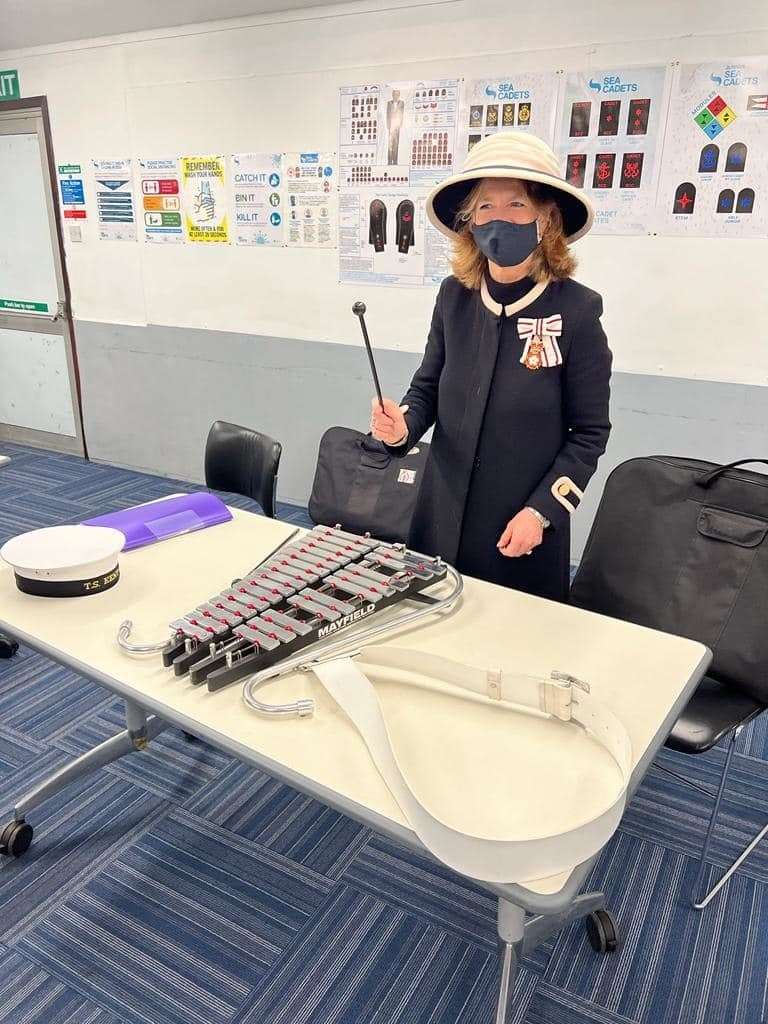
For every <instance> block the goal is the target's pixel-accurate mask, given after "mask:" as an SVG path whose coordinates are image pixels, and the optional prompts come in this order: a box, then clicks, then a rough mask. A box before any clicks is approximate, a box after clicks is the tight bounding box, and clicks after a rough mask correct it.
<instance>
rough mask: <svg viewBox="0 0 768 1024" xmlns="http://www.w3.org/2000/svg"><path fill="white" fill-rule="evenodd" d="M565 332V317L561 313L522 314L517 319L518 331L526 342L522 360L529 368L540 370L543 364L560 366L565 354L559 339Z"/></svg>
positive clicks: (521, 338)
mask: <svg viewBox="0 0 768 1024" xmlns="http://www.w3.org/2000/svg"><path fill="white" fill-rule="evenodd" d="M562 332H563V318H562V317H561V316H560V314H559V313H556V314H555V315H554V316H546V317H538V318H534V317H529V316H521V317H519V318H518V321H517V333H518V334H519V335H520V340H521V341H524V342H525V347H524V348H523V354H522V355H521V356H520V362H521V363H522V364H523V366H525V367H527V368H528V369H529V370H539V369H541V367H542V366H560V364H561V363H562V361H563V355H562V353H561V351H560V345H559V344H558V341H557V339H558V338H559V337H560V335H561V334H562Z"/></svg>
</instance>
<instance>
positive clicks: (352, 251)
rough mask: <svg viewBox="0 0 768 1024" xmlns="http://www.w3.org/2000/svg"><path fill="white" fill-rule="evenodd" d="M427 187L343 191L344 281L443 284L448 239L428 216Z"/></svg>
mask: <svg viewBox="0 0 768 1024" xmlns="http://www.w3.org/2000/svg"><path fill="white" fill-rule="evenodd" d="M427 194H428V192H427V190H412V191H410V192H408V191H403V190H402V189H373V190H365V191H362V190H360V191H358V192H354V191H351V190H343V191H342V192H341V193H340V195H339V280H340V282H341V283H347V284H349V283H352V282H364V283H366V284H385V285H425V284H439V283H440V282H441V281H442V280H443V278H444V277H445V276H446V275H447V274H448V272H449V271H448V249H449V245H448V239H447V238H445V236H444V235H442V234H440V232H439V231H436V230H435V228H433V227H432V225H431V224H430V223H429V221H428V220H427V216H426V210H425V200H426V197H427Z"/></svg>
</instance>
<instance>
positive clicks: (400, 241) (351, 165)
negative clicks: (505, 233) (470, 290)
mask: <svg viewBox="0 0 768 1024" xmlns="http://www.w3.org/2000/svg"><path fill="white" fill-rule="evenodd" d="M339 102H340V107H339V178H340V186H339V261H340V263H339V280H340V281H341V282H353V281H354V282H360V281H364V282H368V283H370V284H397V285H424V284H433V283H436V282H439V281H441V280H442V279H443V277H445V275H446V274H447V273H448V261H447V251H448V245H447V240H446V239H445V238H444V237H443V236H442V235H441V234H440V233H439V232H438V231H436V230H435V229H434V228H433V227H432V226H431V225H429V224H428V222H427V219H426V216H425V212H424V201H425V199H426V196H427V194H428V193H429V191H430V189H431V187H432V186H433V185H435V184H437V183H438V182H439V181H441V180H442V179H443V178H445V177H447V176H448V175H449V174H451V173H452V171H453V166H454V159H455V155H456V128H457V117H458V106H459V81H458V79H455V78H451V79H440V80H433V81H418V82H394V83H374V84H368V85H359V86H345V87H343V88H342V89H341V91H340V97H339Z"/></svg>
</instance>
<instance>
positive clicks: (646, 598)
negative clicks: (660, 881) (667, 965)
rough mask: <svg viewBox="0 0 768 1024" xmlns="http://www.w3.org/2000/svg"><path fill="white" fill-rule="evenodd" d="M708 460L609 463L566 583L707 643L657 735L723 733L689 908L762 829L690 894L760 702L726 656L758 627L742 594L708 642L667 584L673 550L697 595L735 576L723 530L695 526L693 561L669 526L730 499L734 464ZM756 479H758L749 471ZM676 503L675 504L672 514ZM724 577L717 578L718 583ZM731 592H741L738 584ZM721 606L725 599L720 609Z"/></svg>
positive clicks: (678, 740) (674, 739)
mask: <svg viewBox="0 0 768 1024" xmlns="http://www.w3.org/2000/svg"><path fill="white" fill-rule="evenodd" d="M708 466H709V467H711V466H712V464H709V463H696V462H695V461H694V460H683V459H673V458H670V457H661V456H656V457H647V458H643V459H631V460H629V461H628V462H625V463H623V464H622V465H620V466H617V467H616V469H615V470H614V471H613V472H612V473H611V475H610V476H609V478H608V481H607V482H606V485H605V491H604V493H603V496H602V499H601V501H600V505H599V507H598V509H597V513H596V514H595V519H594V522H593V524H592V529H591V531H590V535H589V539H588V541H587V545H586V548H585V551H584V555H583V557H582V560H581V563H580V565H579V568H578V571H577V573H576V576H575V577H574V580H573V584H572V587H571V602H572V603H573V604H574V605H576V606H577V607H579V608H586V609H588V610H590V611H595V612H599V613H600V614H602V615H609V616H611V617H613V618H619V619H624V620H625V621H628V622H637V623H638V624H640V625H643V626H650V627H651V628H654V629H660V630H664V631H666V632H669V633H676V634H678V635H685V636H688V637H690V638H691V639H693V640H699V641H701V642H702V643H708V646H710V647H712V649H713V651H714V655H715V657H714V660H713V662H712V664H711V665H710V668H709V673H710V674H709V675H706V676H705V677H704V678H703V679H702V680H701V682H700V683H699V686H698V688H697V690H696V692H695V693H694V695H693V697H692V698H691V700H690V701H689V702H688V704H687V705H686V707H685V709H684V711H683V713H682V714H681V715H680V717H679V718H678V720H677V722H676V723H675V726H674V728H673V729H672V732H671V733H670V735H669V737H668V739H667V741H666V746H668V747H670V748H671V749H673V750H677V751H681V752H682V753H685V754H691V755H697V754H703V753H705V752H706V751H708V750H711V749H712V747H714V746H715V745H716V744H717V743H719V742H720V741H721V740H722V739H724V738H725V737H729V739H728V749H727V753H726V758H725V764H724V765H723V771H722V775H721V777H720V781H719V783H718V786H717V791H716V794H715V802H714V806H713V808H712V814H711V816H710V819H709V824H708V827H707V834H706V838H705V840H704V846H703V849H702V851H701V858H700V861H699V870H698V872H697V875H696V881H695V883H694V893H693V897H692V899H691V903H692V906H693V907H695V908H696V910H703V909H704V907H706V906H707V904H708V903H709V902H710V900H711V899H712V898H713V897H714V896H715V894H716V893H717V892H719V891H720V889H721V888H722V887H723V885H725V883H726V882H727V881H728V879H729V878H730V877H731V875H733V873H734V872H735V871H736V870H738V868H739V866H740V865H741V864H742V862H743V861H744V860H745V858H746V857H748V856H749V854H750V853H751V852H752V850H754V848H755V847H756V846H757V845H758V843H759V842H761V840H762V839H764V838H765V837H766V836H768V824H767V825H766V826H765V827H764V828H763V829H762V830H761V831H760V832H758V833H757V835H756V836H755V837H754V838H753V839H752V840H751V841H750V842H749V843H748V845H747V846H746V847H745V849H744V850H743V852H742V853H741V854H740V855H739V857H738V858H737V859H736V860H735V861H734V862H733V864H732V865H731V866H730V867H729V868H728V870H727V871H726V872H725V874H724V875H723V876H722V877H721V878H720V879H719V881H718V882H717V883H716V884H715V885H714V886H713V887H712V888H711V889H710V891H709V892H708V893H707V894H706V895H705V896H704V897H703V898H702V899H701V900H698V898H697V897H698V893H699V891H700V889H701V883H702V880H703V877H704V873H705V871H706V867H707V856H708V854H709V849H710V845H711V841H712V836H713V833H714V830H715V825H716V823H717V818H718V814H719V812H720V806H721V803H722V799H723V794H724V792H725V786H726V782H727V779H728V772H729V769H730V767H731V761H732V759H733V754H734V751H735V749H736V741H737V739H738V736H739V734H740V733H741V730H742V729H743V728H744V726H745V725H747V724H748V723H749V722H751V721H752V720H753V719H754V718H756V717H757V716H758V715H759V714H761V713H762V712H763V711H765V710H766V708H768V704H767V703H765V701H761V700H759V699H758V698H757V697H756V696H754V695H752V694H750V693H747V692H745V679H744V678H738V677H737V671H735V670H734V669H733V668H732V666H733V665H734V664H735V665H738V663H739V660H738V658H736V659H734V657H733V655H734V644H736V645H738V643H739V641H741V642H742V643H744V644H745V646H749V643H748V641H749V638H750V635H751V631H754V630H758V631H759V633H758V634H757V635H758V636H761V635H762V631H763V630H764V628H765V624H764V621H763V619H762V616H759V615H758V616H755V615H753V614H752V611H751V609H750V608H749V607H748V606H749V605H750V603H751V602H750V601H749V600H747V601H746V602H744V604H741V605H739V604H737V603H734V604H732V605H730V613H729V614H730V618H729V619H727V620H726V621H728V624H729V628H730V629H731V630H732V633H731V634H730V636H731V637H737V639H736V640H733V639H731V640H729V639H728V636H726V635H724V634H725V630H721V631H720V635H719V637H718V640H717V644H715V643H713V642H712V641H711V640H710V639H709V637H705V636H700V635H696V633H697V628H698V629H702V630H704V629H706V628H709V629H710V630H711V628H712V627H711V623H710V624H709V627H706V626H702V625H701V624H700V623H699V622H698V621H696V619H695V616H694V617H691V616H690V615H687V616H686V620H685V621H686V626H687V628H685V629H682V628H681V622H680V614H681V611H680V599H679V594H674V590H675V585H676V583H677V581H678V579H679V575H680V569H679V565H680V564H681V563H680V560H681V559H686V558H687V559H688V561H687V562H686V565H685V568H686V572H687V574H688V584H687V585H688V591H687V593H689V594H691V593H692V592H694V591H697V592H700V593H701V594H703V595H705V600H706V601H710V602H711V601H714V602H718V600H721V601H722V600H723V598H724V594H723V593H722V591H721V592H720V593H718V588H719V587H720V580H721V579H724V580H726V581H727V583H728V584H729V585H731V586H733V587H734V588H736V584H737V583H738V580H739V573H738V570H737V569H736V568H734V569H733V570H732V571H731V570H730V569H729V565H728V562H729V558H730V559H731V560H732V561H734V562H735V560H736V559H737V558H738V555H733V556H728V555H725V554H724V552H728V551H729V542H730V541H731V540H732V539H733V538H730V537H728V536H726V535H725V534H723V535H722V536H716V537H715V539H710V537H708V536H707V535H706V534H707V531H706V526H705V527H704V530H703V532H704V534H705V536H704V537H703V538H701V545H700V546H699V547H697V548H696V559H698V561H696V559H692V558H691V555H690V552H691V551H692V550H693V549H692V542H691V541H690V540H689V539H686V535H685V533H684V531H680V530H679V526H680V522H681V519H682V520H683V521H684V522H693V523H694V524H696V523H697V515H698V522H699V523H701V515H702V513H701V512H700V511H699V510H700V509H701V510H702V511H706V509H707V508H708V507H712V508H714V509H715V510H717V509H718V506H721V507H724V508H725V509H728V508H730V507H731V502H732V499H733V497H734V495H733V493H731V494H730V495H728V496H726V495H725V493H724V492H722V491H721V492H718V491H717V486H718V485H717V479H718V477H720V478H721V480H720V484H721V486H722V487H729V488H731V489H732V488H733V487H734V482H733V481H734V479H735V474H733V473H732V474H731V475H730V476H728V475H727V474H723V471H722V470H721V469H720V468H719V467H714V470H711V469H710V470H709V471H708V470H707V468H706V467H708ZM740 472H741V471H740ZM755 476H756V475H755V474H746V475H745V476H744V478H743V479H744V482H745V491H744V493H747V491H748V490H749V489H750V483H751V485H752V487H751V489H754V483H755ZM750 477H751V478H752V479H751V481H750ZM757 480H758V481H759V480H760V477H759V476H757ZM712 485H713V486H712ZM761 490H764V488H761ZM740 497H743V495H740ZM729 499H730V500H729ZM756 500H757V503H758V509H757V511H758V512H759V511H762V512H763V518H764V519H765V518H766V517H765V514H764V513H765V505H764V502H765V499H764V498H763V497H762V495H761V496H760V497H758V498H757V499H756ZM683 506H684V507H683ZM737 507H738V506H737ZM676 508H678V509H681V512H680V513H679V514H678V512H676ZM726 514H727V515H728V514H732V513H726ZM737 518H738V517H737ZM742 518H746V517H742ZM667 535H669V541H668V546H669V550H667V549H664V550H661V551H660V550H659V543H662V544H664V543H667V542H666V541H665V540H664V538H665V536H667ZM697 536H699V535H697ZM710 536H711V534H710ZM755 541H756V536H755V537H753V538H750V540H749V543H750V544H753V543H754V542H755ZM766 543H768V540H766ZM707 544H711V545H712V546H711V548H707V547H706V545H707ZM675 545H677V549H675ZM743 550H744V548H738V547H733V551H743ZM749 550H752V548H750V549H749ZM707 552H709V553H707ZM742 568H743V565H742ZM692 574H695V575H692ZM734 579H735V580H736V582H735V583H734ZM670 581H671V582H670ZM745 582H746V581H745ZM708 584H709V585H708ZM725 585H726V584H725V583H724V584H723V586H725ZM741 596H744V593H743V592H742V593H741ZM673 598H674V599H673ZM744 605H746V606H747V607H744ZM727 610H728V606H726V612H727ZM675 616H677V618H676V617H675ZM708 641H709V642H708ZM729 668H730V669H731V673H729ZM742 675H743V673H742ZM747 688H749V687H747ZM656 767H657V768H659V769H660V770H661V771H663V772H665V773H666V774H668V775H671V776H672V777H674V778H675V779H677V780H678V781H679V782H682V783H684V784H685V785H686V786H689V787H691V788H692V789H696V790H698V791H699V792H702V793H704V794H705V795H706V796H708V797H711V796H712V788H711V787H707V786H700V785H698V784H697V783H696V782H692V781H691V780H690V779H687V778H685V776H684V775H681V774H678V773H677V772H675V771H672V770H671V769H670V768H668V767H667V766H666V765H662V764H659V763H658V762H657V764H656Z"/></svg>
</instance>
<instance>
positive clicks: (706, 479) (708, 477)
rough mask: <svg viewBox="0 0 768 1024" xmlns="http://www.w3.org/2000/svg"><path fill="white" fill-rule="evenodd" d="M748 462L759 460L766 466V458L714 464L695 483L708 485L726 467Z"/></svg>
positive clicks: (767, 464) (742, 464)
mask: <svg viewBox="0 0 768 1024" xmlns="http://www.w3.org/2000/svg"><path fill="white" fill-rule="evenodd" d="M750 462H760V463H762V465H763V466H768V459H739V460H738V461H737V462H729V463H728V464H727V465H726V466H716V467H715V468H714V469H710V471H709V472H708V473H705V474H704V475H703V476H700V477H699V479H698V480H697V481H696V483H697V484H698V485H699V486H700V487H709V485H710V484H712V483H714V482H715V480H717V478H718V477H719V476H720V474H721V473H724V472H725V471H726V469H735V468H736V467H737V466H745V465H747V464H748V463H750Z"/></svg>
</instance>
